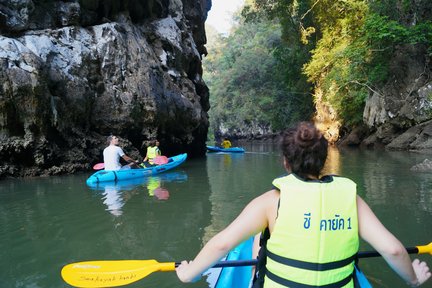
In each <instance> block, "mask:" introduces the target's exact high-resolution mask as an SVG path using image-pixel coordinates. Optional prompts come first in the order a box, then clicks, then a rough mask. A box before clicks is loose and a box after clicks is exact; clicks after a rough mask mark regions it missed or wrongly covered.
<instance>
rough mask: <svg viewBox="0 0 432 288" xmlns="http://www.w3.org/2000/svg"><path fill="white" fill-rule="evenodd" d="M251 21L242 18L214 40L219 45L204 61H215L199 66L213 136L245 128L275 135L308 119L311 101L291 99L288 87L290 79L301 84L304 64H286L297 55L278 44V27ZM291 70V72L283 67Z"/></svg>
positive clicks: (304, 97) (302, 96)
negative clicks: (227, 33) (269, 130)
mask: <svg viewBox="0 0 432 288" xmlns="http://www.w3.org/2000/svg"><path fill="white" fill-rule="evenodd" d="M249 12H250V13H251V11H249ZM251 15H252V14H249V16H250V17H246V18H245V17H243V18H242V19H243V21H242V22H241V24H240V26H239V27H238V29H237V30H235V31H233V32H232V34H231V35H230V36H229V37H226V38H219V39H217V42H218V44H217V45H213V44H212V47H213V49H209V55H215V56H212V58H206V59H204V61H203V64H204V72H205V73H204V79H205V81H206V83H207V84H208V86H209V88H210V105H211V109H210V112H209V114H210V122H211V129H212V130H213V131H218V130H219V128H220V127H221V126H223V127H224V128H227V129H231V130H235V129H236V128H239V127H242V126H250V125H261V126H263V127H271V128H272V129H274V130H279V129H282V128H284V127H286V126H287V125H289V124H290V123H292V122H295V121H298V120H300V119H301V120H304V119H309V117H310V115H311V112H312V98H311V95H310V94H308V93H305V94H293V93H291V92H290V90H291V89H292V87H290V86H288V85H289V84H290V83H293V82H296V81H295V80H294V79H297V81H300V79H302V80H303V83H306V79H305V77H304V76H303V75H301V73H300V71H301V65H302V64H303V63H302V62H300V61H296V60H295V59H294V60H293V59H292V58H291V56H295V54H296V53H297V54H299V52H298V49H297V50H296V49H288V48H287V47H286V46H285V43H283V42H282V41H281V27H280V25H279V24H278V22H277V21H272V20H268V19H266V18H265V17H264V18H260V19H258V17H252V16H251ZM246 19H248V20H247V21H245V20H246ZM285 54H286V55H285ZM299 63H301V64H299ZM292 64H295V65H296V66H295V67H292V66H287V65H292ZM287 75H293V76H294V77H293V78H291V77H288V78H287ZM300 82H301V81H300ZM303 86H306V87H308V85H307V84H305V85H303ZM295 88H296V87H294V89H295ZM301 92H303V91H301Z"/></svg>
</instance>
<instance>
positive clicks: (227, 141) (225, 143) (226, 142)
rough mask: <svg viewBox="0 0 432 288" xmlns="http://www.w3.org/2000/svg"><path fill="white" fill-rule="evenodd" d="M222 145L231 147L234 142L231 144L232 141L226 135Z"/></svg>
mask: <svg viewBox="0 0 432 288" xmlns="http://www.w3.org/2000/svg"><path fill="white" fill-rule="evenodd" d="M221 146H222V148H224V149H227V148H231V146H232V144H231V141H230V140H228V138H226V137H225V138H224V139H223V141H222V143H221Z"/></svg>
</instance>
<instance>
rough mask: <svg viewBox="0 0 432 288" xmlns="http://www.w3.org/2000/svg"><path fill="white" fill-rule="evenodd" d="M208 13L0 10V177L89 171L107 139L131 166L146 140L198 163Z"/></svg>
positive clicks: (111, 5)
mask: <svg viewBox="0 0 432 288" xmlns="http://www.w3.org/2000/svg"><path fill="white" fill-rule="evenodd" d="M210 7H211V0H147V1H138V0H130V1H121V0H111V1H108V0H106V1H104V0H82V1H77V0H76V1H32V0H21V1H18V0H3V1H0V34H1V35H0V80H1V82H0V83H2V84H1V86H0V140H1V141H0V163H1V164H0V177H5V176H36V175H44V174H48V175H50V174H58V173H71V172H74V171H77V170H84V169H89V168H90V167H91V165H92V164H94V163H96V162H101V160H102V159H101V151H102V149H103V148H104V147H105V145H106V143H105V139H106V136H108V135H110V134H115V135H118V136H120V137H121V139H122V141H121V143H120V145H121V146H122V147H123V148H124V150H125V152H126V153H127V154H130V155H132V156H133V157H136V158H140V154H141V156H144V155H143V154H144V153H145V152H144V151H145V146H146V144H147V143H148V142H147V141H148V140H150V139H151V138H153V137H157V138H158V139H159V141H160V142H161V149H162V151H163V152H164V154H165V155H170V154H171V155H172V154H176V153H179V152H187V153H189V155H191V156H193V155H201V154H204V153H205V141H206V137H207V130H208V116H207V111H208V109H209V92H208V88H207V86H206V84H205V83H204V81H203V80H202V77H201V76H202V67H201V57H202V55H204V54H206V49H205V46H204V44H205V43H206V37H205V31H204V21H205V19H206V17H207V12H208V10H209V9H210ZM141 158H142V157H141Z"/></svg>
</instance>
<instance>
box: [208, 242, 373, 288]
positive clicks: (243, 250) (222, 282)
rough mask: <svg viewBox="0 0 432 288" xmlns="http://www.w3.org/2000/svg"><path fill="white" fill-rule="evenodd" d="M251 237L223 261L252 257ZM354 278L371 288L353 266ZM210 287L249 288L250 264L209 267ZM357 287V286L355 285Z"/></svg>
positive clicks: (361, 285) (365, 286)
mask: <svg viewBox="0 0 432 288" xmlns="http://www.w3.org/2000/svg"><path fill="white" fill-rule="evenodd" d="M252 245H253V237H251V238H249V239H248V240H246V241H245V242H243V243H241V244H240V245H238V246H237V247H235V248H234V249H233V250H231V251H230V252H229V253H228V255H227V256H226V259H225V261H232V260H234V261H241V260H249V259H251V258H252ZM355 274H356V279H357V281H358V284H359V286H358V287H360V288H372V285H371V284H370V283H369V281H368V280H367V278H366V276H365V275H364V274H363V272H362V271H361V270H360V269H359V268H358V267H357V265H356V267H355ZM208 279H210V281H209V282H210V283H209V285H210V287H212V288H227V287H235V288H249V287H250V285H251V284H252V282H251V280H252V266H239V267H224V268H211V269H210V270H209V278H208ZM356 287H357V286H356Z"/></svg>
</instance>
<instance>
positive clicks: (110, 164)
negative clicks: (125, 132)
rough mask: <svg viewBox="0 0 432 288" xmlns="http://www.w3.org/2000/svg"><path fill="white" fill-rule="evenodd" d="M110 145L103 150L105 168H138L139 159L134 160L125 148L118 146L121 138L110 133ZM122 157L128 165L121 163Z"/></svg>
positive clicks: (108, 140) (108, 138) (108, 141)
mask: <svg viewBox="0 0 432 288" xmlns="http://www.w3.org/2000/svg"><path fill="white" fill-rule="evenodd" d="M107 143H108V147H106V148H105V149H104V151H103V157H104V164H105V170H120V169H130V168H138V164H137V163H138V161H136V160H133V159H132V158H130V157H129V156H127V155H126V154H125V153H124V152H123V149H122V148H120V147H119V146H118V143H119V138H118V137H117V136H114V135H110V136H108V137H107ZM120 158H123V160H125V161H126V162H128V164H127V165H125V166H122V165H121V164H120Z"/></svg>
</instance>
